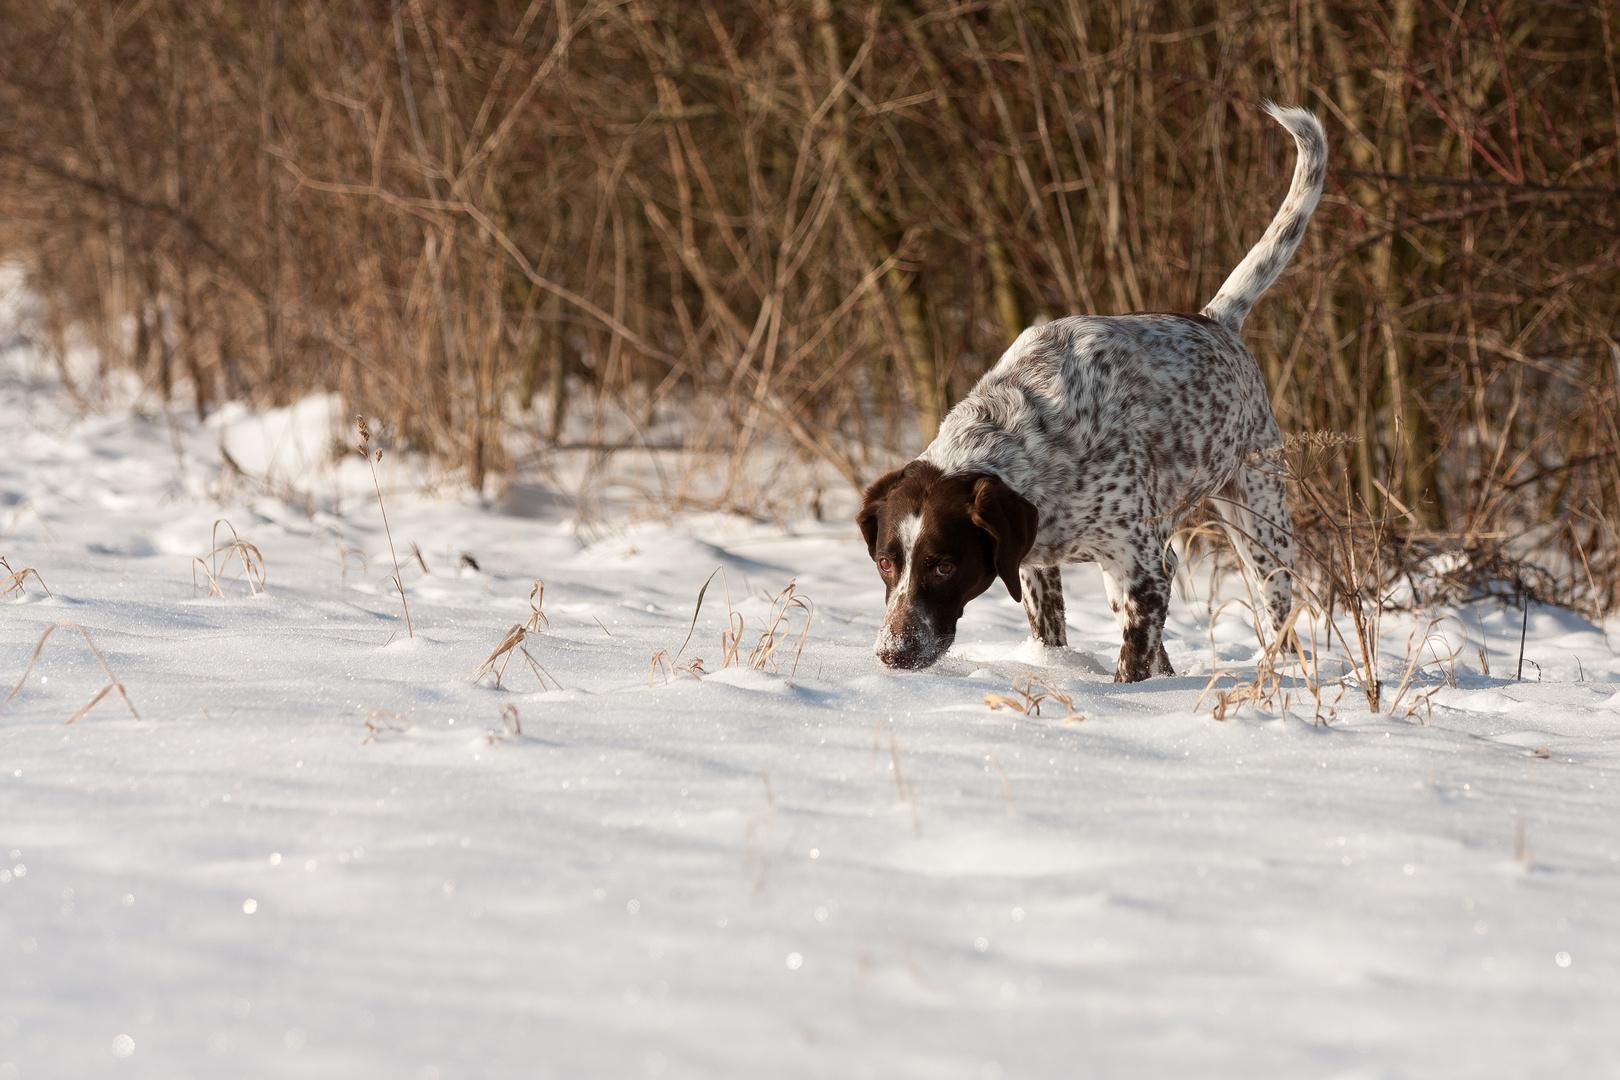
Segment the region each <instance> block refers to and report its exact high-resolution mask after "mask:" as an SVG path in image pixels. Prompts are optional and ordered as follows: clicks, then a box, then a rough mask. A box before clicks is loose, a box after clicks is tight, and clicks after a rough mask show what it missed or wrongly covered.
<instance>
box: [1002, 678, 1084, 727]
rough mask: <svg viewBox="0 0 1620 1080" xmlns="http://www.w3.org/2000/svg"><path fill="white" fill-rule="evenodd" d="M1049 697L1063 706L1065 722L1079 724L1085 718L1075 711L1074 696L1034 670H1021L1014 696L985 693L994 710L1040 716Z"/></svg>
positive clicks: (1014, 686) (1015, 683)
mask: <svg viewBox="0 0 1620 1080" xmlns="http://www.w3.org/2000/svg"><path fill="white" fill-rule="evenodd" d="M1037 686H1039V687H1041V690H1040V691H1038V692H1037V691H1036V689H1035V687H1037ZM1048 698H1050V699H1051V700H1053V701H1056V702H1059V703H1060V704H1061V705H1062V706H1063V722H1064V723H1065V724H1067V723H1076V724H1078V723H1080V722H1081V721H1083V720H1084V719H1085V717H1083V716H1081V715H1080V714H1079V713H1077V712H1075V711H1074V699H1073V698H1071V697H1070V696H1069V695H1068V694H1065V693H1064V692H1063V691H1061V690H1059V689H1058V688H1057V687H1055V686H1053V685H1052V684H1051V683H1049V682H1047V681H1046V680H1045V679H1043V678H1041V677H1040V676H1039V675H1037V674H1035V673H1034V672H1033V671H1025V672H1021V673H1020V674H1019V675H1017V676H1016V677H1015V678H1014V679H1013V696H1011V697H1008V696H1007V695H1006V694H986V695H984V703H985V704H986V705H988V706H990V708H991V710H992V711H994V710H996V709H1011V710H1012V711H1013V712H1016V713H1022V714H1023V715H1025V716H1039V715H1041V703H1042V702H1044V701H1046V700H1047V699H1048Z"/></svg>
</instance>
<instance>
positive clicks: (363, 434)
mask: <svg viewBox="0 0 1620 1080" xmlns="http://www.w3.org/2000/svg"><path fill="white" fill-rule="evenodd" d="M354 422H355V425H356V426H357V427H359V428H360V438H361V439H364V440H370V438H371V432H369V431H367V430H366V418H365V417H363V416H356V417H355V418H354Z"/></svg>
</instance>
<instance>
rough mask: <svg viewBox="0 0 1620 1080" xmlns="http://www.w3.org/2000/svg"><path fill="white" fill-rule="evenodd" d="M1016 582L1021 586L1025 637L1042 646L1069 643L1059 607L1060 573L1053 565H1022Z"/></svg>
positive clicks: (1061, 592) (1062, 611)
mask: <svg viewBox="0 0 1620 1080" xmlns="http://www.w3.org/2000/svg"><path fill="white" fill-rule="evenodd" d="M1018 583H1019V584H1020V585H1021V586H1023V589H1024V614H1025V615H1026V616H1028V617H1029V636H1030V637H1031V638H1033V639H1034V640H1036V641H1038V642H1040V643H1041V644H1042V645H1051V646H1066V645H1068V644H1069V626H1068V622H1067V621H1066V619H1065V617H1064V610H1063V573H1062V571H1061V570H1059V569H1058V568H1057V567H1055V566H1023V567H1019V569H1018Z"/></svg>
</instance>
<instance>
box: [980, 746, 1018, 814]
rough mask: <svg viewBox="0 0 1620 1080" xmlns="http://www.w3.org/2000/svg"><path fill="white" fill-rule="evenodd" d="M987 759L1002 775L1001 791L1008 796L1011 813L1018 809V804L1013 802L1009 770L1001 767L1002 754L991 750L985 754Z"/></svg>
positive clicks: (997, 772) (1009, 811)
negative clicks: (1008, 776) (1008, 775)
mask: <svg viewBox="0 0 1620 1080" xmlns="http://www.w3.org/2000/svg"><path fill="white" fill-rule="evenodd" d="M985 760H986V761H989V762H990V763H991V764H992V765H994V766H995V767H996V775H997V776H999V777H1001V791H1002V794H1004V795H1006V796H1007V813H1009V814H1010V813H1012V812H1013V811H1014V810H1016V809H1017V804H1015V803H1014V802H1013V790H1012V781H1011V780H1010V779H1008V778H1007V770H1006V769H1004V768H1002V767H1001V755H999V754H997V753H996V752H995V751H994V750H991V751H990V752H989V753H988V754H986V755H985Z"/></svg>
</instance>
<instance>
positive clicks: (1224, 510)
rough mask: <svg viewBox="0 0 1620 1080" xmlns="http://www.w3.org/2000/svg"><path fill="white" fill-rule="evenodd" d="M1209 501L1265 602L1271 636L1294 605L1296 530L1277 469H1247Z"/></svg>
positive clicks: (1286, 491) (1264, 466)
mask: <svg viewBox="0 0 1620 1080" xmlns="http://www.w3.org/2000/svg"><path fill="white" fill-rule="evenodd" d="M1210 501H1211V502H1213V503H1214V504H1215V508H1216V510H1218V511H1219V512H1220V515H1221V522H1222V524H1223V525H1225V527H1226V535H1227V537H1228V538H1229V539H1230V540H1231V541H1232V548H1233V550H1235V551H1236V552H1237V556H1238V560H1239V561H1240V562H1242V563H1243V569H1244V570H1246V571H1248V573H1249V575H1250V580H1251V581H1252V582H1253V583H1254V588H1255V589H1257V590H1258V592H1259V594H1260V596H1261V597H1262V598H1263V601H1264V606H1265V609H1266V617H1267V622H1269V624H1270V627H1271V630H1272V632H1273V633H1275V632H1276V630H1277V628H1278V627H1280V626H1281V625H1282V624H1283V620H1284V619H1286V618H1287V617H1288V609H1289V608H1290V607H1291V606H1292V604H1293V602H1294V582H1293V573H1294V526H1293V523H1292V522H1291V521H1290V520H1289V517H1288V488H1287V486H1286V484H1285V482H1284V480H1283V471H1282V469H1281V468H1280V467H1279V466H1276V465H1272V464H1269V463H1262V464H1259V465H1245V466H1243V468H1241V469H1239V470H1238V474H1237V476H1235V477H1233V479H1232V482H1231V483H1230V484H1228V485H1226V487H1225V488H1224V489H1223V490H1222V491H1221V492H1220V493H1219V494H1218V495H1215V496H1212V497H1211V499H1210Z"/></svg>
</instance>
